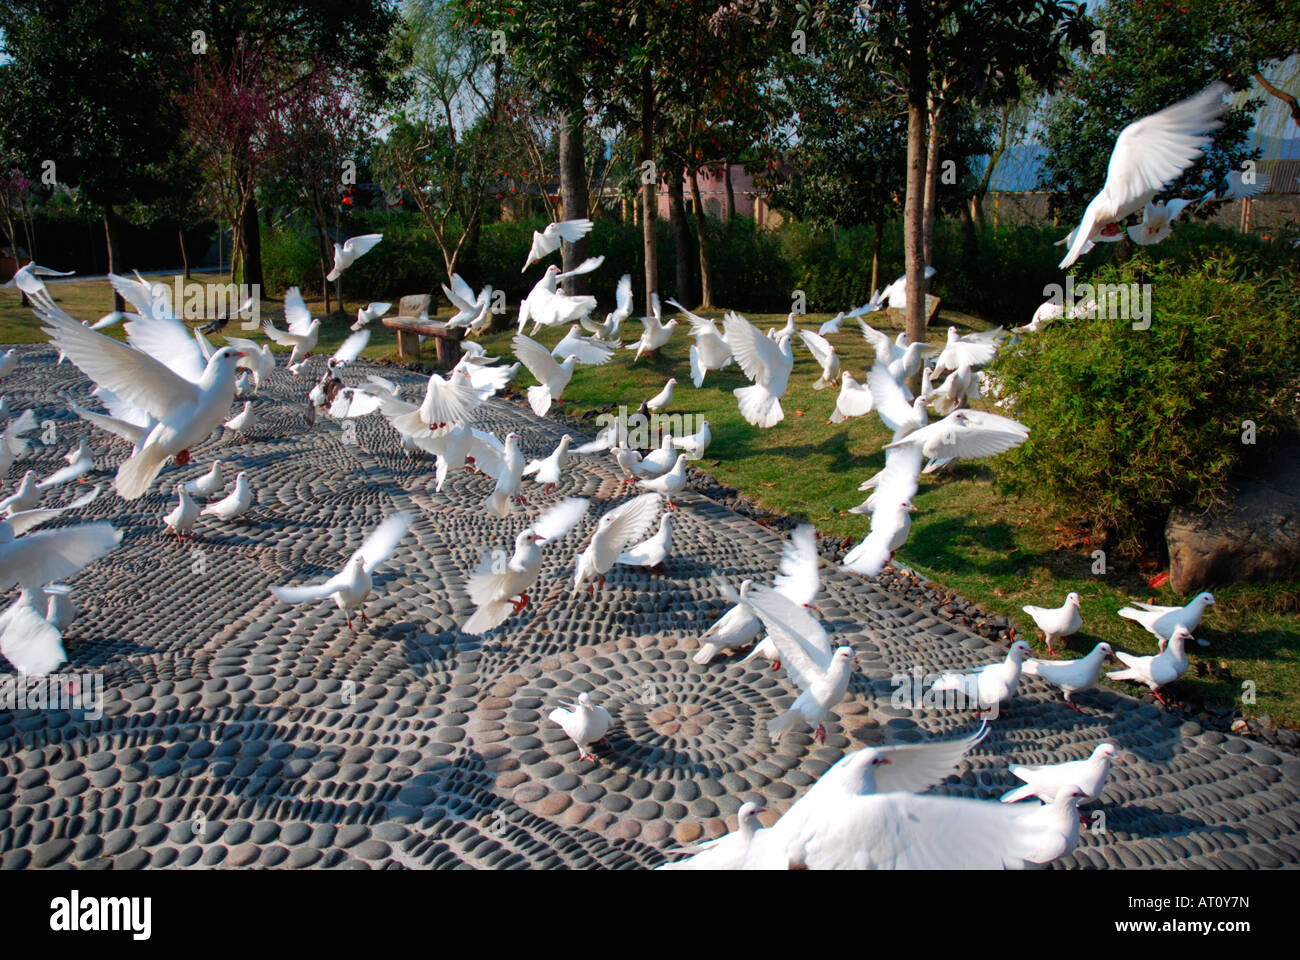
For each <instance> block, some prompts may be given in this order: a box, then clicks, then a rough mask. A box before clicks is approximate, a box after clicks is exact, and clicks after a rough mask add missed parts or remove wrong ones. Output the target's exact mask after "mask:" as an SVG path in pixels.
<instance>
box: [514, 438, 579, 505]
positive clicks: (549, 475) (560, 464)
mask: <svg viewBox="0 0 1300 960" xmlns="http://www.w3.org/2000/svg"><path fill="white" fill-rule="evenodd" d="M572 442H573V438H572V437H571V436H569V435H568V434H567V433H566V434H565V435H564V436H562V437H560V442H559V443H558V444H556V446H555V449H554V450H552V451H551V455H550V456H548V457H544V458H543V459H541V460H529V461H528V465H527V466H525V467H524V474H523V475H524V476H525V477H527V476H532V478H533V482H534V483H543V484H545V485H546V493H550V492H551V489H552V488H553V487H554V486H555V485H556V484H557V483H559V482H560V473H561V471H563V470H564V467H565V465H566V464H567V463H568V462H569V456H570V455H569V444H571V443H572Z"/></svg>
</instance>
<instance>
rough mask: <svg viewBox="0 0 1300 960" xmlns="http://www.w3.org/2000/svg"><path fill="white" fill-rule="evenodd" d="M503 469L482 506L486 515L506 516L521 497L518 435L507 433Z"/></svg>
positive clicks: (521, 474)
mask: <svg viewBox="0 0 1300 960" xmlns="http://www.w3.org/2000/svg"><path fill="white" fill-rule="evenodd" d="M504 464H505V468H504V469H503V470H502V471H501V473H500V474H499V475H498V476H497V478H496V481H497V483H496V486H495V487H494V488H493V489H492V492H491V493H490V494H489V495H488V498H487V502H486V503H484V504H483V506H484V508H485V509H486V510H487V512H488V513H490V514H492V515H493V516H496V517H505V516H508V515H509V513H510V511H511V509H512V508H511V504H512V503H519V502H521V501H522V499H523V498H522V497H521V496H520V495H519V488H520V486H521V485H522V483H523V476H524V455H523V454H522V453H520V452H519V435H518V434H517V433H507V434H506V439H505V458H504Z"/></svg>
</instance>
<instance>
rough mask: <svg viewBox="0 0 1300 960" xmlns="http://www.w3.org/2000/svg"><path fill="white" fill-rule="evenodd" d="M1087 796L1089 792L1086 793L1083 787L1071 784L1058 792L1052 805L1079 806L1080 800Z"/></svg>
mask: <svg viewBox="0 0 1300 960" xmlns="http://www.w3.org/2000/svg"><path fill="white" fill-rule="evenodd" d="M1085 796H1087V794H1085V793H1084V792H1083V790H1082V789H1081V788H1079V787H1076V786H1075V785H1074V784H1070V785H1069V786H1065V787H1062V788H1061V789H1060V790H1059V791H1058V792H1057V794H1056V796H1055V797H1054V798H1052V805H1053V806H1057V807H1074V806H1078V803H1079V801H1080V800H1082V799H1083V798H1084V797H1085Z"/></svg>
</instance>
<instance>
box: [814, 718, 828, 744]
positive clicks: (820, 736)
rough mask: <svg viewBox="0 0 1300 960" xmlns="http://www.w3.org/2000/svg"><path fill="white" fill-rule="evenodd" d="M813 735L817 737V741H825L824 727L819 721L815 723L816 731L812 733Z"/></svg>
mask: <svg viewBox="0 0 1300 960" xmlns="http://www.w3.org/2000/svg"><path fill="white" fill-rule="evenodd" d="M813 736H815V737H816V738H817V742H818V743H821V744H824V743H826V727H825V726H823V725H822V724H820V723H819V724H817V732H816V733H814V734H813Z"/></svg>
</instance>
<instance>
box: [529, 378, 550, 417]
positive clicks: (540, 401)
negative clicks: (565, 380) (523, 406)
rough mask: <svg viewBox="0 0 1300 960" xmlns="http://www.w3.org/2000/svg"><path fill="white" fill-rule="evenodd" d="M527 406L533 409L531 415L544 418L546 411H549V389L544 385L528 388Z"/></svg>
mask: <svg viewBox="0 0 1300 960" xmlns="http://www.w3.org/2000/svg"><path fill="white" fill-rule="evenodd" d="M528 405H529V406H530V407H532V408H533V413H535V414H537V415H538V416H539V417H544V416H546V411H547V410H549V409H551V391H550V388H549V387H547V386H545V385H544V384H538V385H537V386H535V387H529V388H528Z"/></svg>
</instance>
